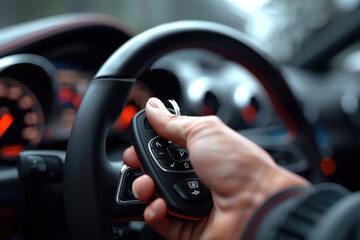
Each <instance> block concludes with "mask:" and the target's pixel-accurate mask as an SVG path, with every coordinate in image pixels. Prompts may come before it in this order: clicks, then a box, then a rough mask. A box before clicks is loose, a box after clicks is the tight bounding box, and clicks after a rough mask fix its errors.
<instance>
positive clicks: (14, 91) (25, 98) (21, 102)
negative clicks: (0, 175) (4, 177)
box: [0, 77, 44, 160]
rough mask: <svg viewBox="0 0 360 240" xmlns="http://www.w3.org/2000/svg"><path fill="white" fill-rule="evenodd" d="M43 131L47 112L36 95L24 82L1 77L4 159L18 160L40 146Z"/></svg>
mask: <svg viewBox="0 0 360 240" xmlns="http://www.w3.org/2000/svg"><path fill="white" fill-rule="evenodd" d="M43 129H44V113H43V109H42V107H41V105H40V103H39V101H38V99H37V98H36V96H35V95H34V94H33V92H32V91H31V90H30V89H29V88H28V87H27V86H25V85H24V84H23V83H22V82H20V81H17V80H15V79H12V78H7V77H0V159H3V160H15V159H16V158H17V156H18V154H19V153H20V152H21V151H23V150H25V149H29V148H33V147H35V146H37V145H38V144H39V142H40V141H41V137H42V132H43Z"/></svg>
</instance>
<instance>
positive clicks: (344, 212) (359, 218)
mask: <svg viewBox="0 0 360 240" xmlns="http://www.w3.org/2000/svg"><path fill="white" fill-rule="evenodd" d="M241 239H242V240H281V239H289V240H298V239H299V240H300V239H307V240H332V239H334V240H335V239H336V240H343V239H360V193H359V192H356V193H350V192H349V191H348V190H346V189H345V188H343V187H341V186H340V185H337V184H332V183H323V184H319V185H313V186H308V187H296V188H291V189H287V190H285V191H282V192H280V193H278V194H276V195H275V196H273V197H271V198H270V199H268V200H267V201H266V202H265V203H264V204H263V205H262V207H260V208H259V209H258V211H257V212H256V213H255V214H254V216H253V217H252V219H251V220H250V222H249V224H248V226H247V228H246V230H245V232H244V235H243V236H242V238H241Z"/></svg>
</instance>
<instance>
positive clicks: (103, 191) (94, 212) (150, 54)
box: [64, 21, 318, 239]
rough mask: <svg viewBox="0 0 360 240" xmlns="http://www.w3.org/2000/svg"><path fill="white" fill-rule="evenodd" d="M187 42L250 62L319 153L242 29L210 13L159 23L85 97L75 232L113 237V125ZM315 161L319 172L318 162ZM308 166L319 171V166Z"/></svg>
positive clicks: (70, 194)
mask: <svg viewBox="0 0 360 240" xmlns="http://www.w3.org/2000/svg"><path fill="white" fill-rule="evenodd" d="M184 48H202V49H207V50H210V51H212V52H215V53H218V54H220V55H222V56H224V57H226V58H228V59H230V60H233V61H234V62H237V63H239V64H241V65H243V66H244V67H245V68H247V69H248V70H249V71H250V72H251V73H252V74H253V75H254V76H256V78H257V79H258V80H259V82H260V83H261V84H262V85H263V87H264V88H265V90H266V92H267V93H268V95H269V97H270V100H271V103H272V104H273V106H274V108H275V110H276V111H277V112H278V114H279V115H280V116H281V117H282V119H283V121H284V123H285V125H286V126H287V128H288V130H289V133H290V135H291V136H292V138H293V140H294V141H297V142H298V144H300V145H302V146H303V147H304V148H305V149H306V153H307V157H308V159H311V160H314V159H316V160H318V154H317V148H316V144H315V142H314V138H313V131H312V128H311V126H310V124H309V123H308V122H307V120H306V119H305V117H304V115H303V112H302V110H301V108H300V107H299V105H298V103H297V101H296V99H295V97H294V96H293V94H292V93H291V91H290V89H289V88H288V85H287V84H286V82H285V80H284V79H283V77H282V75H281V73H280V71H279V70H278V69H277V67H276V65H275V64H274V63H273V62H272V60H270V59H269V58H268V57H266V54H264V53H262V52H261V51H260V50H259V49H258V48H256V47H255V46H253V44H251V43H250V41H249V40H248V39H247V38H246V37H245V36H244V35H243V34H241V33H240V32H238V31H237V30H234V29H232V28H230V27H227V26H224V25H221V24H217V23H211V22H204V21H180V22H174V23H168V24H164V25H160V26H158V27H155V28H153V29H150V30H147V31H145V32H143V33H141V34H139V35H137V36H135V37H134V38H132V39H130V40H129V41H128V42H126V43H125V44H123V45H122V46H121V47H120V48H119V49H118V50H117V51H115V52H114V53H113V54H112V55H111V56H110V58H109V59H108V60H107V61H106V62H105V63H104V64H103V66H102V67H101V68H100V70H99V71H98V72H97V74H96V76H95V78H94V80H93V81H92V82H91V84H90V86H89V89H88V91H87V92H86V94H85V96H84V99H83V101H82V103H81V106H80V108H79V111H78V113H77V116H76V119H75V122H74V125H73V128H72V132H71V136H70V139H69V144H68V149H67V154H66V161H65V169H64V197H65V208H66V214H67V220H68V224H69V229H70V233H71V235H72V237H73V238H74V239H112V230H111V215H112V209H113V205H114V199H115V191H116V184H117V181H118V179H119V177H120V172H117V170H116V168H114V167H113V166H112V165H111V163H110V162H109V161H108V160H107V157H106V151H105V142H106V135H107V131H108V129H109V128H110V127H111V125H112V124H113V122H114V121H115V120H116V118H117V116H118V115H119V114H120V113H121V111H122V109H123V107H124V106H125V104H126V102H127V97H128V95H129V92H130V89H131V87H132V85H133V83H135V82H136V79H137V78H139V76H141V74H143V73H144V72H145V71H146V70H147V69H149V67H150V66H151V65H152V64H153V63H154V62H155V61H156V60H157V59H159V58H160V57H161V56H163V55H164V54H166V53H169V52H172V51H175V50H178V49H184ZM220 81H221V80H220ZM299 130H301V131H299ZM310 165H311V168H312V169H316V170H315V171H314V172H317V169H318V162H316V161H315V162H314V163H310ZM309 174H310V175H314V176H310V177H309V178H312V177H314V178H315V175H316V174H313V172H310V173H309Z"/></svg>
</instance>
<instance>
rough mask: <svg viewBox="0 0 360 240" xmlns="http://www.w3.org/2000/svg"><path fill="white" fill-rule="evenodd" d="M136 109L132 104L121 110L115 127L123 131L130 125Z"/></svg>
mask: <svg viewBox="0 0 360 240" xmlns="http://www.w3.org/2000/svg"><path fill="white" fill-rule="evenodd" d="M137 111H138V109H137V108H136V107H135V106H134V105H131V104H129V105H127V106H126V107H125V108H124V110H123V111H122V113H121V115H120V117H119V118H118V119H117V121H116V122H115V128H116V129H117V130H120V131H123V130H125V129H127V128H128V127H129V126H130V123H131V120H132V118H133V117H134V116H135V114H136V113H137Z"/></svg>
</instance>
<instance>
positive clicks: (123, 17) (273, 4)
mask: <svg viewBox="0 0 360 240" xmlns="http://www.w3.org/2000/svg"><path fill="white" fill-rule="evenodd" d="M359 1H360V0H301V1H289V0H251V1H249V0H196V1H194V0H181V1H179V0H167V1H163V0H131V1H129V0H103V1H98V0H52V1H46V0H28V1H20V0H3V1H2V4H1V8H0V14H1V22H0V27H4V26H9V25H12V24H15V23H20V22H24V21H29V20H32V19H37V18H42V17H47V16H52V15H57V14H64V13H73V12H99V13H106V14H110V15H113V16H115V17H116V18H118V19H119V20H120V21H121V22H122V23H123V24H124V26H126V27H128V28H129V29H131V30H132V31H133V32H135V33H137V32H140V31H143V30H145V29H148V28H150V27H153V26H155V25H158V24H161V23H164V22H169V21H175V20H182V19H200V20H211V21H215V22H220V23H225V24H227V25H230V26H232V27H235V28H237V29H239V30H241V31H243V32H244V33H246V34H247V35H249V36H250V37H251V38H253V39H254V40H255V41H256V42H258V44H259V45H261V46H262V47H263V48H264V50H265V51H267V52H269V53H270V54H271V55H272V56H273V57H274V58H275V59H277V60H278V61H286V59H288V58H289V57H290V56H291V55H292V54H294V52H295V51H296V49H298V47H299V46H300V45H301V43H302V42H303V41H304V39H306V38H308V37H309V36H311V35H312V34H313V33H314V32H316V31H317V30H319V29H321V28H322V27H323V26H325V25H326V24H327V23H328V22H329V21H330V20H331V19H332V18H334V17H336V16H338V15H339V14H346V13H347V12H348V11H352V10H353V9H355V8H357V7H358V5H359ZM29 9H31V10H30V11H29Z"/></svg>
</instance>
